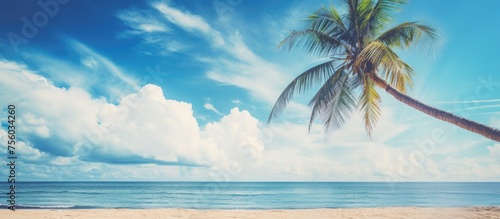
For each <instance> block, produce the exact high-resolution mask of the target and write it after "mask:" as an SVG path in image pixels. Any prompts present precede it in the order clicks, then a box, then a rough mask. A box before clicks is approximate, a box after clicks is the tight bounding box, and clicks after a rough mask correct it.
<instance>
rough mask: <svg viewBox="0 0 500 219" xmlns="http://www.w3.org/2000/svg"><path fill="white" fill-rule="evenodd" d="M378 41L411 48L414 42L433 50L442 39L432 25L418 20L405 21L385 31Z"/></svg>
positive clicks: (392, 45) (391, 45) (392, 46)
mask: <svg viewBox="0 0 500 219" xmlns="http://www.w3.org/2000/svg"><path fill="white" fill-rule="evenodd" d="M424 37H425V38H424ZM376 41H380V42H382V43H384V44H386V45H388V46H389V47H391V48H409V47H410V46H412V45H414V44H415V45H421V46H422V47H423V48H422V49H424V50H429V52H431V50H432V49H433V48H437V47H438V45H437V44H438V43H439V42H440V39H439V36H438V34H437V32H436V30H435V29H434V28H432V27H430V26H427V25H423V24H419V23H417V22H405V23H402V24H399V25H397V26H395V27H393V28H390V29H388V30H387V31H385V32H383V33H382V34H380V36H379V37H378V38H377V39H376ZM426 47H427V48H426Z"/></svg>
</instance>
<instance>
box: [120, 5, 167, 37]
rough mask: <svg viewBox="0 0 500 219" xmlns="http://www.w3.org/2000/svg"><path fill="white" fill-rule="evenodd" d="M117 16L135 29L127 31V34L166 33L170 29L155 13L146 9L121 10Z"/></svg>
mask: <svg viewBox="0 0 500 219" xmlns="http://www.w3.org/2000/svg"><path fill="white" fill-rule="evenodd" d="M116 17H117V18H118V19H120V20H121V21H123V22H124V23H125V24H126V25H127V26H129V27H130V28H132V29H133V30H131V31H127V32H125V36H126V35H141V34H146V33H147V34H151V33H165V32H168V31H170V29H169V28H168V27H167V26H166V25H165V24H164V23H162V22H160V21H158V20H157V19H156V17H155V16H154V15H152V14H151V13H148V12H146V11H138V10H126V11H120V12H118V13H117V14H116Z"/></svg>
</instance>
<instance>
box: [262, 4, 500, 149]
mask: <svg viewBox="0 0 500 219" xmlns="http://www.w3.org/2000/svg"><path fill="white" fill-rule="evenodd" d="M406 2H407V1H406V0H342V3H343V5H344V6H345V11H346V13H345V14H342V15H341V14H339V9H340V8H337V7H335V6H333V5H332V6H329V7H321V8H320V9H319V10H317V11H316V12H314V13H313V14H311V15H310V16H309V17H308V19H307V26H306V27H305V29H304V30H301V31H292V32H291V33H290V34H289V35H288V37H286V38H285V39H284V40H283V41H282V42H281V43H280V45H279V47H286V48H288V49H289V50H290V49H292V48H294V47H301V48H303V49H304V50H305V51H306V52H309V53H312V54H315V55H318V56H321V57H325V58H327V61H325V62H322V63H321V64H318V65H316V66H314V67H312V68H310V69H308V70H307V71H305V72H303V73H301V74H300V75H299V76H298V77H296V78H295V79H294V80H293V81H292V82H291V83H290V84H289V85H288V86H287V87H286V88H285V89H284V90H283V92H282V93H281V95H280V96H279V98H278V100H277V101H276V103H275V105H274V107H273V109H272V111H271V114H270V116H269V119H268V123H270V122H271V121H272V119H273V118H274V117H276V116H278V115H279V114H280V113H282V112H283V110H284V109H285V108H286V106H287V103H288V102H289V101H290V100H291V99H292V98H293V96H294V95H295V94H296V93H303V92H305V91H307V90H309V89H311V88H313V87H316V86H321V87H320V88H319V90H318V91H317V93H316V94H315V95H314V96H313V97H312V99H311V100H310V102H309V106H310V107H311V109H312V112H311V116H310V121H309V128H311V125H312V124H313V122H314V120H315V119H320V120H322V121H323V124H324V126H325V129H326V130H327V131H328V130H335V129H337V128H340V127H341V126H342V125H343V124H344V123H345V121H346V120H347V119H348V118H349V117H350V116H351V114H352V113H353V112H354V111H355V110H360V112H361V113H362V116H363V121H364V124H365V127H366V131H367V133H368V134H369V135H371V133H372V131H373V128H374V127H375V125H376V123H377V121H378V120H379V119H380V117H381V110H380V96H379V94H378V91H377V90H376V89H375V86H378V87H380V88H382V89H383V90H385V91H386V92H388V93H389V94H391V95H392V96H394V97H395V98H396V99H397V100H399V101H401V102H403V103H405V104H407V105H409V106H411V107H413V108H415V109H417V110H419V111H421V112H424V113H426V114H428V115H430V116H433V117H435V118H438V119H441V120H443V121H446V122H449V123H452V124H455V125H457V126H459V127H461V128H464V129H466V130H469V131H472V132H475V133H478V134H480V135H483V136H485V137H487V138H490V139H492V140H496V141H500V131H499V130H498V129H493V128H491V127H488V126H485V125H482V124H479V123H476V122H473V121H470V120H467V119H464V118H461V117H458V116H456V115H453V114H451V113H448V112H445V111H442V110H439V109H436V108H433V107H431V106H428V105H425V104H423V103H421V102H419V101H417V100H415V99H413V98H411V97H409V96H407V95H406V91H407V90H408V89H409V88H411V87H412V85H413V84H412V78H413V76H414V72H413V69H412V68H411V67H410V66H409V65H408V64H407V63H405V62H404V61H403V60H401V59H400V57H399V56H398V55H397V54H396V52H395V49H408V48H410V47H415V46H428V48H431V47H432V46H434V45H435V44H436V43H437V42H439V39H438V35H437V33H436V31H435V30H434V29H433V28H432V27H430V26H427V25H424V24H421V23H419V22H404V23H401V24H399V25H396V26H393V27H390V28H388V27H387V26H388V24H390V23H392V21H393V16H394V15H395V12H397V11H398V10H399V9H400V7H401V6H402V5H403V4H405V3H406Z"/></svg>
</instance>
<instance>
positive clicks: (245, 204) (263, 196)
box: [0, 182, 500, 209]
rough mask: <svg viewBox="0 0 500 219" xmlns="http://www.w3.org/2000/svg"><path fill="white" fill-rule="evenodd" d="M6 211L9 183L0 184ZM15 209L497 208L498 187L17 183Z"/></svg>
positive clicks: (498, 202) (270, 183)
mask: <svg viewBox="0 0 500 219" xmlns="http://www.w3.org/2000/svg"><path fill="white" fill-rule="evenodd" d="M0 185H1V187H0V191H1V188H3V190H5V192H1V194H2V195H1V200H3V201H2V203H1V205H0V206H1V207H4V208H7V202H6V200H7V196H6V193H7V192H9V188H8V184H7V183H0ZM16 205H17V206H16V208H17V209H21V208H54V209H95V208H132V209H142V208H191V209H309V208H361V207H363V208H369V207H395V206H416V207H466V206H500V183H421V182H418V183H410V182H401V183H384V182H376V183H372V182H20V183H17V184H16Z"/></svg>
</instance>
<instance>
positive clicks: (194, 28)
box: [152, 2, 224, 47]
mask: <svg viewBox="0 0 500 219" xmlns="http://www.w3.org/2000/svg"><path fill="white" fill-rule="evenodd" d="M152 6H153V7H154V8H155V9H156V10H158V11H159V12H161V13H162V15H163V16H164V17H165V19H167V20H168V21H170V22H171V23H173V24H175V25H177V26H179V27H181V28H183V29H184V30H186V31H189V32H193V33H201V34H203V35H205V36H208V37H209V38H210V40H211V42H212V45H213V46H215V47H220V46H222V45H224V40H223V38H222V36H221V33H220V32H218V31H216V30H214V29H213V28H212V27H210V25H209V24H208V23H207V22H206V21H205V20H204V19H203V18H202V17H200V16H198V15H193V14H190V13H187V12H183V11H180V10H178V9H175V8H173V7H170V6H169V5H168V4H167V3H165V2H155V3H153V4H152Z"/></svg>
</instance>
